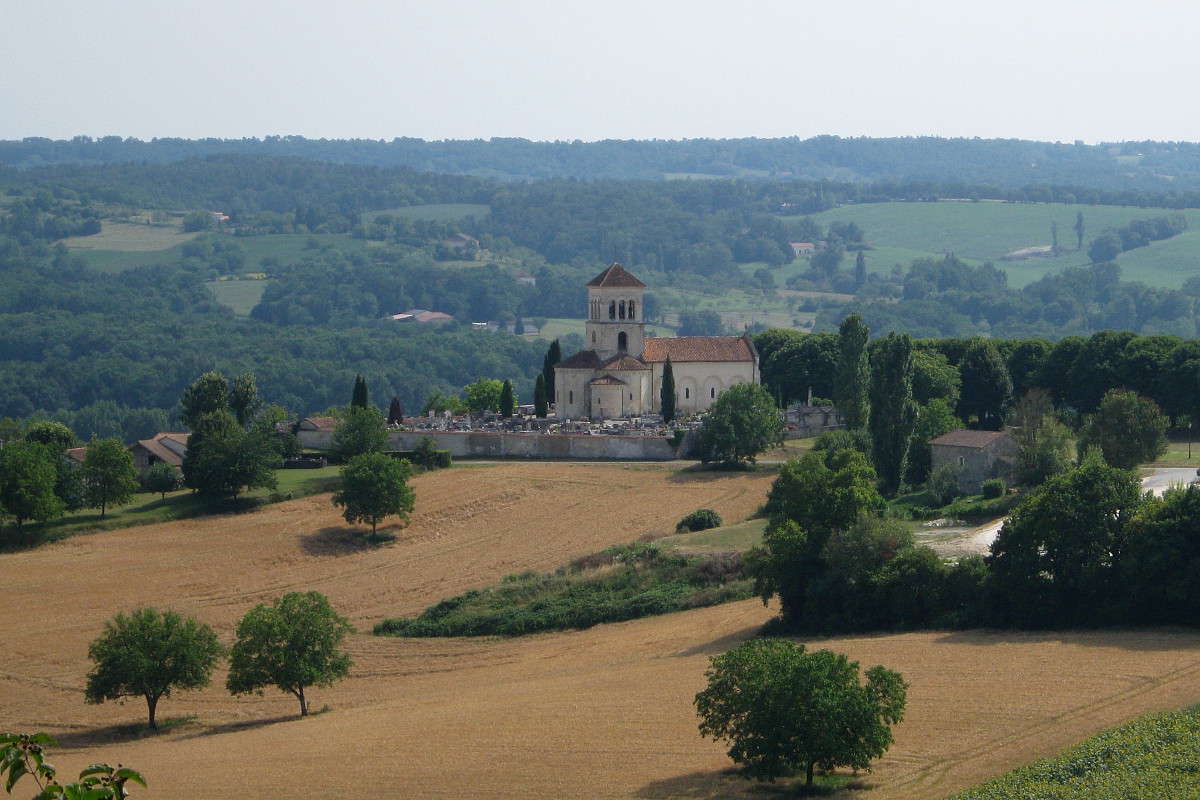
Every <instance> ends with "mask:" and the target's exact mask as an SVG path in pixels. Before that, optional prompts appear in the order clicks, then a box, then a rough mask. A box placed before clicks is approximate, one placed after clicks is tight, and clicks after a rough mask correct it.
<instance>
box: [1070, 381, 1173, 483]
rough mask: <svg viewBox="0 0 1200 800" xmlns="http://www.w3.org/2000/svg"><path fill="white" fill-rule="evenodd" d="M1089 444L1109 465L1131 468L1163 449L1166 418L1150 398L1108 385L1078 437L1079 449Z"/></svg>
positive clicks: (1165, 437)
mask: <svg viewBox="0 0 1200 800" xmlns="http://www.w3.org/2000/svg"><path fill="white" fill-rule="evenodd" d="M1092 446H1095V447H1099V448H1100V450H1101V452H1103V453H1104V460H1105V461H1107V462H1108V463H1109V464H1111V465H1112V466H1114V467H1119V468H1121V469H1133V468H1134V467H1136V466H1137V465H1138V464H1142V463H1144V462H1147V461H1154V460H1155V459H1157V458H1158V457H1159V456H1161V455H1162V454H1163V453H1165V452H1167V418H1166V416H1164V415H1163V413H1162V411H1160V410H1159V408H1158V405H1157V404H1156V403H1155V402H1154V401H1153V400H1151V399H1149V398H1146V397H1138V395H1137V392H1133V391H1130V390H1129V389H1109V390H1108V392H1106V393H1105V395H1104V399H1103V400H1101V401H1100V408H1099V410H1097V411H1096V413H1095V414H1094V415H1092V416H1091V417H1090V418H1089V419H1088V422H1087V424H1086V425H1084V428H1083V432H1082V434H1081V435H1080V437H1079V448H1080V450H1081V451H1083V450H1086V449H1087V448H1088V447H1092Z"/></svg>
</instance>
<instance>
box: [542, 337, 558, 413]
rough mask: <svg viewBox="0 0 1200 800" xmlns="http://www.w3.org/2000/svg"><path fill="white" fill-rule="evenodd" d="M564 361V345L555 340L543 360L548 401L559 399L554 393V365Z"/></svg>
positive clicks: (543, 373) (543, 374)
mask: <svg viewBox="0 0 1200 800" xmlns="http://www.w3.org/2000/svg"><path fill="white" fill-rule="evenodd" d="M560 361H562V345H560V344H559V343H558V339H555V340H554V341H553V342H551V343H550V349H548V350H547V351H546V357H545V358H544V359H542V376H543V377H544V378H545V379H546V401H547V402H550V401H553V400H554V398H555V397H558V395H557V394H555V392H554V365H555V364H557V363H558V362H560Z"/></svg>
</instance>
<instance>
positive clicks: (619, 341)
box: [554, 264, 759, 419]
mask: <svg viewBox="0 0 1200 800" xmlns="http://www.w3.org/2000/svg"><path fill="white" fill-rule="evenodd" d="M645 289H646V284H644V283H642V282H641V281H640V280H638V279H637V278H635V277H634V276H633V275H632V274H631V273H630V272H629V271H628V270H626V269H625V268H624V267H622V266H621V265H620V264H613V265H612V266H610V267H608V268H607V269H605V270H604V271H603V272H601V273H600V274H599V275H597V276H596V277H595V278H593V279H592V280H591V281H590V282H589V283H588V285H587V290H588V316H587V322H586V324H585V326H584V327H585V336H586V344H588V345H590V348H589V349H587V350H581V351H580V352H578V353H576V354H575V355H573V356H571V357H570V358H568V359H566V360H565V361H561V362H559V363H558V364H557V365H556V366H555V368H554V376H555V378H554V386H555V397H554V400H555V408H556V414H557V416H558V417H559V418H560V419H611V418H616V417H632V416H639V415H642V414H652V413H658V412H659V410H660V405H659V398H660V393H661V389H662V374H663V365H664V364H665V363H666V361H667V359H668V358H670V359H671V371H672V374H673V375H674V377H675V407H676V411H677V412H678V413H681V414H687V413H695V412H698V411H704V410H705V409H707V408H708V407H709V406H711V405H712V404H713V401H714V400H716V399H717V396H718V395H720V394H721V392H722V391H724V390H725V389H728V388H729V387H730V386H733V385H734V384H737V383H758V382H759V371H758V352H757V351H756V350H755V349H754V343H753V342H752V341H751V339H750V336H749V335H745V336H684V337H679V338H650V339H647V338H646V336H645V328H646V322H645V318H644V316H643V315H644V314H645V308H646V305H645V302H644V301H643V294H644V292H645Z"/></svg>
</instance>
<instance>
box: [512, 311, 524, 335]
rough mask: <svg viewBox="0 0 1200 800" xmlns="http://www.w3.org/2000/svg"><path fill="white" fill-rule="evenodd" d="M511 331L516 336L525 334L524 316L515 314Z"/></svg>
mask: <svg viewBox="0 0 1200 800" xmlns="http://www.w3.org/2000/svg"><path fill="white" fill-rule="evenodd" d="M513 333H515V334H516V335H517V336H524V335H525V318H524V317H522V316H521V315H520V314H517V321H516V322H515V323H513Z"/></svg>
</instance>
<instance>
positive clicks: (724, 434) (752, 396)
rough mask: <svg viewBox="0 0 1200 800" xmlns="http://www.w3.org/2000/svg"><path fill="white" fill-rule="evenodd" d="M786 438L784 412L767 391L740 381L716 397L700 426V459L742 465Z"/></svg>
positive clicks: (753, 384)
mask: <svg viewBox="0 0 1200 800" xmlns="http://www.w3.org/2000/svg"><path fill="white" fill-rule="evenodd" d="M782 440H783V415H782V414H781V412H780V411H779V407H778V406H776V405H775V401H774V400H773V399H772V398H771V395H770V394H768V393H767V390H766V389H764V388H763V387H762V386H760V385H758V384H755V383H739V384H737V385H735V386H731V387H730V388H728V389H726V390H725V391H723V392H721V394H720V395H719V396H718V397H717V400H716V402H715V403H713V404H712V407H710V408H709V410H708V414H707V416H705V418H704V424H703V425H701V427H700V445H699V446H700V459H701V460H702V461H704V462H705V463H712V462H720V463H723V464H740V463H741V462H743V461H749V462H751V463H753V462H754V458H755V456H757V455H758V454H759V453H761V452H762V451H764V450H766V449H767V448H769V447H771V446H773V445H776V444H778V443H779V442H781V441H782Z"/></svg>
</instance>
